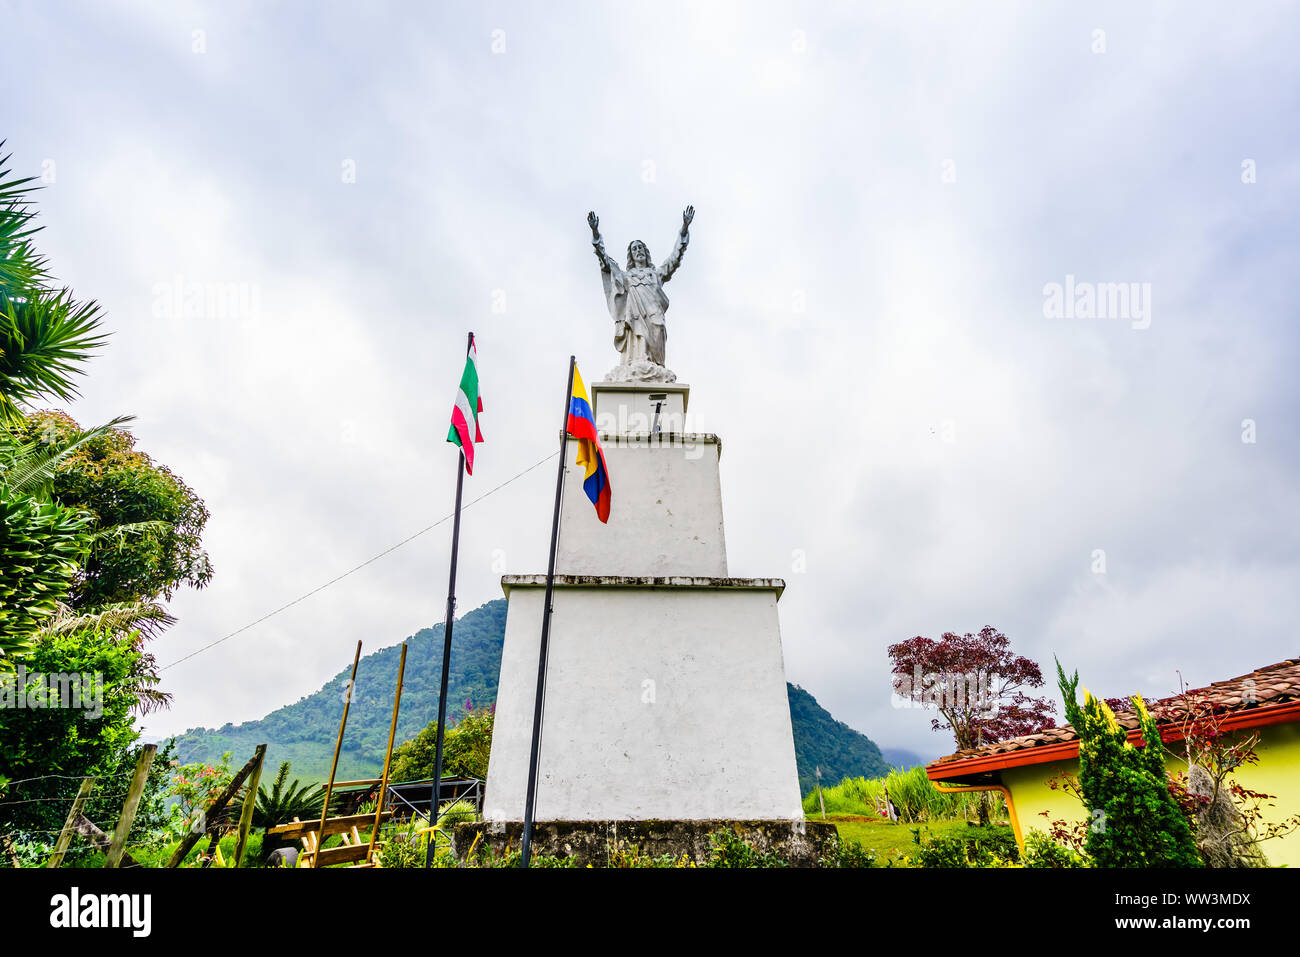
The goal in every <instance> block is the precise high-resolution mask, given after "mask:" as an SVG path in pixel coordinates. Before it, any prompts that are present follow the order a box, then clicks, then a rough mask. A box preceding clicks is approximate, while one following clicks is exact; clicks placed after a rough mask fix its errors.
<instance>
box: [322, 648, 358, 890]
mask: <svg viewBox="0 0 1300 957" xmlns="http://www.w3.org/2000/svg"><path fill="white" fill-rule="evenodd" d="M359 664H361V642H360V641H358V642H357V653H356V655H355V657H353V659H352V677H351V679H349V681H348V684H347V688H348V693H347V697H345V698H344V699H343V717H342V718H340V719H339V736H338V740H336V741H335V742H334V761H333V762H332V763H331V764H330V780H329V783H328V784H326V785H325V802H324V804H322V805H321V809H320V833H321V844H324V843H325V840H324V834H325V819H326V818H328V817H329V816H330V797H331V796H332V795H333V794H334V776H335V775H336V774H337V773H338V770H339V752H340V751H342V750H343V729H344V728H346V727H347V726H348V710H349V709H350V708H351V707H352V696H353V695H354V694H356V693H357V665H359ZM316 851H317V853H316V854H313V855H312V857H311V866H312V867H315V866H316V857H317V855H318V854H319V853H320V848H319V847H318V848H317V849H316Z"/></svg>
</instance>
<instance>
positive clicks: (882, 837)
mask: <svg viewBox="0 0 1300 957" xmlns="http://www.w3.org/2000/svg"><path fill="white" fill-rule="evenodd" d="M808 820H810V821H820V820H821V815H820V814H810V815H809V816H808ZM826 820H827V822H829V823H831V824H834V825H835V829H836V830H837V831H839V834H840V840H841V841H857V842H858V843H859V844H861V845H862V846H863V847H865V848H867V849H868V850H873V851H875V852H876V857H877V861H878V863H879V865H880V866H882V867H883V866H885V864H886V863H888V861H889V859H891V858H893V859H897V858H899V857H901V856H902V855H903V854H906V853H910V852H911V851H912V850H914V849H915V847H916V845H915V844H914V843H913V842H912V828H914V827H920V828H928V829H929V831H930V834H931V835H932V836H934V837H946V836H956V837H966V836H968V835H969V834H971V832H975V831H977V830H978V829H977V828H974V827H971V826H970V825H969V824H967V823H966V822H965V821H929V822H927V823H925V824H891V823H890V822H888V821H882V820H880V819H879V818H868V817H862V816H860V815H856V814H827V815H826ZM995 826H1006V827H1007V829H1008V830H1010V825H1009V824H1005V822H1004V823H1003V824H1002V825H995ZM894 866H895V867H906V866H907V865H906V864H905V863H904V862H902V861H898V862H897V863H895V864H894Z"/></svg>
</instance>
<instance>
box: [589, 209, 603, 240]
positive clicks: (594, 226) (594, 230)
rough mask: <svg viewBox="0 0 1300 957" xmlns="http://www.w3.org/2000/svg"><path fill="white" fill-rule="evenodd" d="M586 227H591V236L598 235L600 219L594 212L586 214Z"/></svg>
mask: <svg viewBox="0 0 1300 957" xmlns="http://www.w3.org/2000/svg"><path fill="white" fill-rule="evenodd" d="M587 225H588V226H590V227H591V235H593V236H599V235H600V217H599V216H597V215H596V214H595V212H590V213H588V214H587Z"/></svg>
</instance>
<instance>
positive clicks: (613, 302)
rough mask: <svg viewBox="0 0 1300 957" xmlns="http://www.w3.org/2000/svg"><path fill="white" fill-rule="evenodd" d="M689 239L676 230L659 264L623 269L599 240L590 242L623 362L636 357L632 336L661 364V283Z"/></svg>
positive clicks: (664, 336) (664, 296) (663, 309)
mask: <svg viewBox="0 0 1300 957" xmlns="http://www.w3.org/2000/svg"><path fill="white" fill-rule="evenodd" d="M689 241H690V237H689V235H685V236H684V235H682V234H680V233H678V235H677V242H676V244H675V245H674V246H673V251H672V253H671V254H670V255H669V256H668V258H667V259H665V260H664V261H663V262H662V263H660V264H659V265H658V266H654V265H650V266H631V267H629V268H627V269H626V270H625V269H624V268H623V267H621V266H620V265H619V264H618V263H617V262H615V261H614V259H613V257H611V256H610V255H609V254H608V253H606V252H605V244H604V242H603V241H602V240H600V239H596V240H594V241H593V242H592V245H593V246H594V247H595V249H596V258H597V259H599V260H600V264H601V271H600V279H601V283H602V284H603V285H604V287H605V302H606V304H607V305H608V306H609V314H610V316H611V317H612V318H613V320H614V348H615V349H617V350H618V352H619V354H620V355H621V356H622V357H623V364H624V365H631V364H632V363H633V362H634V361H635V360H636V359H637V358H638V357H637V351H638V350H637V349H636V341H635V337H640V338H641V339H642V340H643V341H644V342H645V354H646V356H647V357H648V358H649V359H650V361H651V362H653V363H655V364H656V365H660V366H662V365H664V351H665V347H666V346H667V342H668V331H667V328H666V327H665V326H664V314H665V313H666V312H667V311H668V295H667V293H665V292H664V283H666V282H667V281H668V280H669V279H671V278H672V277H673V273H675V272H676V271H677V267H678V266H680V265H681V262H682V254H683V253H684V252H686V244H687V243H688V242H689Z"/></svg>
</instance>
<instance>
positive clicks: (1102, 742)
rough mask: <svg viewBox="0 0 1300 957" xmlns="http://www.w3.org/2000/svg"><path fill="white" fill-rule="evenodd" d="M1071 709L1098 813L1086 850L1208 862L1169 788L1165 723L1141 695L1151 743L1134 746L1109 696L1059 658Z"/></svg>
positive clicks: (1111, 861)
mask: <svg viewBox="0 0 1300 957" xmlns="http://www.w3.org/2000/svg"><path fill="white" fill-rule="evenodd" d="M1056 671H1057V675H1058V682H1059V685H1060V689H1061V697H1062V698H1063V699H1064V700H1065V715H1066V717H1067V718H1068V719H1069V721H1070V723H1071V724H1072V725H1073V726H1074V730H1075V732H1076V733H1077V734H1078V735H1079V790H1080V792H1081V794H1082V797H1083V803H1084V806H1085V807H1086V808H1087V809H1088V812H1089V814H1090V815H1091V821H1090V822H1089V827H1088V835H1087V839H1086V850H1087V853H1088V856H1089V858H1091V859H1092V862H1093V863H1094V864H1095V865H1096V866H1097V867H1200V866H1201V857H1200V854H1199V853H1198V852H1197V849H1196V841H1195V840H1194V838H1193V836H1192V830H1191V827H1190V825H1189V824H1188V821H1187V816H1186V815H1185V814H1184V813H1183V810H1182V808H1180V807H1179V806H1178V803H1177V801H1175V799H1174V796H1173V794H1172V793H1171V792H1170V789H1169V776H1168V773H1167V772H1166V770H1165V747H1164V743H1163V742H1162V741H1161V738H1160V729H1159V727H1158V726H1157V724H1156V720H1155V718H1153V717H1152V716H1151V714H1150V712H1149V711H1147V707H1146V703H1145V702H1144V701H1143V700H1142V698H1141V696H1139V695H1134V696H1133V698H1132V702H1133V707H1134V708H1135V709H1136V711H1137V714H1138V720H1139V722H1140V726H1141V729H1142V740H1143V743H1144V745H1145V746H1144V747H1141V748H1138V747H1134V746H1133V744H1131V743H1130V742H1129V740H1128V732H1127V731H1125V729H1124V728H1123V727H1121V726H1120V724H1119V722H1117V721H1116V720H1115V713H1114V712H1113V711H1112V710H1111V709H1110V707H1109V705H1107V704H1106V702H1105V701H1102V700H1101V699H1099V698H1095V697H1093V696H1092V695H1091V694H1089V693H1088V691H1087V689H1084V692H1083V693H1084V702H1083V704H1082V705H1080V704H1079V703H1078V700H1077V698H1076V691H1077V689H1078V686H1079V673H1078V672H1077V671H1076V672H1075V673H1074V675H1073V677H1070V678H1067V677H1066V676H1065V669H1064V668H1062V667H1061V663H1060V662H1059V661H1058V662H1057V663H1056Z"/></svg>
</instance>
